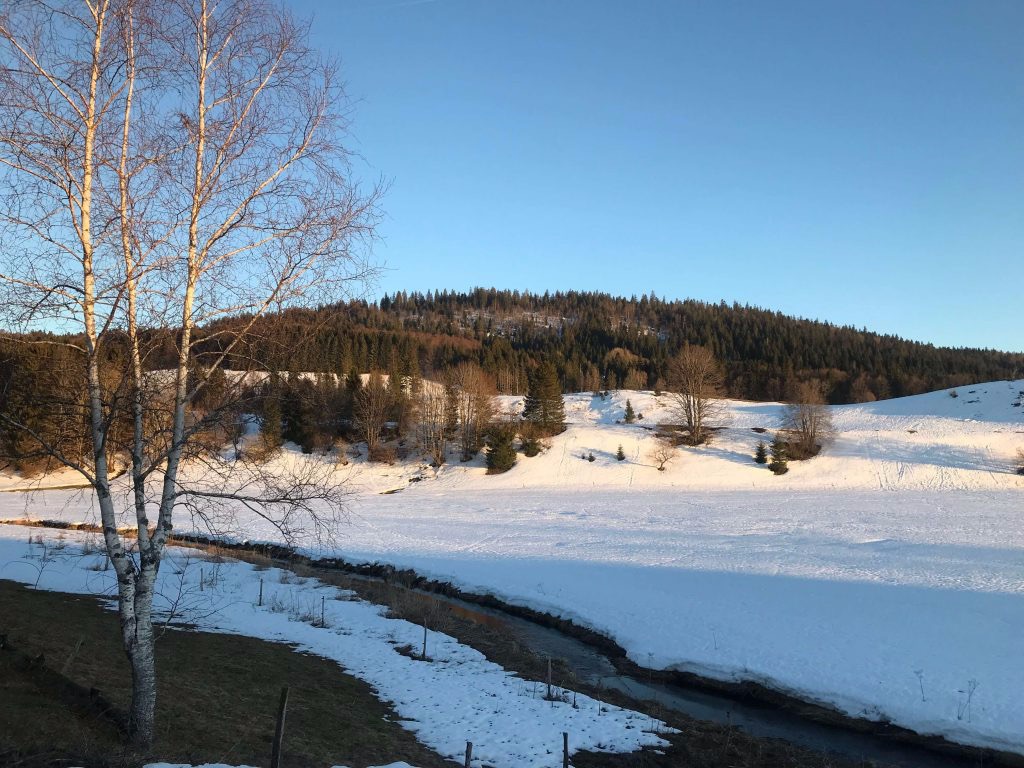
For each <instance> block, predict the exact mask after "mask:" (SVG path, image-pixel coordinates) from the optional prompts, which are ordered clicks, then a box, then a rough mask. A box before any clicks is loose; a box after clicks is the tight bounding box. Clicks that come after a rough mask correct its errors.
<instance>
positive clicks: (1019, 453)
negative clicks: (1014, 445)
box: [1017, 448, 1024, 475]
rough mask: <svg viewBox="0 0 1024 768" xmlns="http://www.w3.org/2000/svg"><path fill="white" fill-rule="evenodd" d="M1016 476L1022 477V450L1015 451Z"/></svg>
mask: <svg viewBox="0 0 1024 768" xmlns="http://www.w3.org/2000/svg"><path fill="white" fill-rule="evenodd" d="M1017 474H1018V475H1024V448H1018V449H1017Z"/></svg>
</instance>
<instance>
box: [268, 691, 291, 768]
mask: <svg viewBox="0 0 1024 768" xmlns="http://www.w3.org/2000/svg"><path fill="white" fill-rule="evenodd" d="M287 710H288V686H287V685H286V686H285V687H284V688H282V689H281V704H280V706H279V707H278V710H277V728H276V729H275V730H274V749H273V752H271V755H270V768H281V743H282V742H283V741H284V716H285V714H286V712H287Z"/></svg>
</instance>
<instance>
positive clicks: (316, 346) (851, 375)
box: [261, 288, 1024, 403]
mask: <svg viewBox="0 0 1024 768" xmlns="http://www.w3.org/2000/svg"><path fill="white" fill-rule="evenodd" d="M264 338H265V339H267V342H266V343H265V344H264V345H263V351H262V353H261V354H262V355H263V356H264V357H265V358H266V359H268V361H270V362H271V363H273V364H278V365H281V366H282V367H283V368H285V369H288V368H289V367H290V366H291V367H297V368H298V369H300V370H332V371H337V372H341V373H344V372H347V371H349V370H351V369H353V368H355V369H357V370H363V371H365V370H369V369H370V368H374V367H378V368H381V369H383V370H387V371H393V372H406V373H408V372H410V371H411V370H412V369H413V368H419V369H420V370H421V371H422V372H424V373H425V374H426V375H430V374H431V373H433V372H439V371H442V370H444V369H445V368H448V367H450V366H452V365H455V364H457V363H459V362H461V361H463V360H472V361H474V362H478V363H479V364H481V365H482V366H483V367H484V368H485V370H487V371H488V372H489V373H491V374H492V375H494V376H495V378H496V380H497V383H498V387H499V390H500V391H502V392H506V393H521V392H522V391H523V390H524V388H525V386H526V376H527V373H528V371H529V370H530V369H532V368H533V367H534V366H535V365H536V364H537V363H538V362H539V361H540V360H542V359H551V360H553V361H554V362H555V363H556V365H557V366H558V369H559V375H560V377H561V380H562V383H563V388H564V391H567V392H574V391H594V390H598V389H617V388H620V387H621V388H625V389H654V388H657V387H659V386H660V387H664V386H666V384H668V383H670V382H666V361H667V360H668V358H669V357H671V356H672V355H674V354H675V353H676V352H677V351H678V350H679V349H680V347H681V346H682V345H683V344H685V343H689V344H699V345H702V346H706V347H709V348H710V349H711V350H712V351H713V352H714V353H715V355H716V356H717V357H718V358H719V359H720V360H721V361H722V362H723V364H724V366H725V371H726V379H727V388H728V394H729V395H731V396H733V397H739V398H746V399H753V400H781V399H784V398H785V396H786V394H787V390H788V388H789V387H790V386H791V385H792V384H793V383H794V382H795V381H798V380H807V379H818V380H820V381H821V382H822V383H823V384H824V385H825V388H826V391H827V393H828V397H829V400H830V402H833V403H852V402H864V401H870V400H881V399H886V398H889V397H898V396H902V395H911V394H919V393H922V392H926V391H929V390H936V389H942V388H947V387H951V386H961V385H964V384H966V383H969V382H974V381H991V380H997V379H1009V378H1015V377H1016V376H1018V375H1019V373H1020V371H1022V370H1024V353H1021V352H1017V353H1008V352H998V351H994V350H982V349H952V348H943V347H935V346H933V345H931V344H923V343H919V342H914V341H908V340H905V339H901V338H899V337H897V336H889V335H881V334H877V333H871V332H869V331H867V330H858V329H856V328H851V327H840V326H835V325H832V324H830V323H827V322H819V321H815V320H806V319H802V318H796V317H789V316H786V315H783V314H781V313H779V312H772V311H769V310H765V309H761V308H758V307H751V306H743V305H739V304H731V305H730V304H726V303H725V302H722V303H720V304H709V303H704V302H699V301H694V300H685V301H678V300H673V301H666V300H664V299H659V298H657V297H656V296H654V295H653V294H652V295H651V296H643V297H641V298H639V299H637V298H635V297H633V298H629V299H626V298H621V297H614V296H610V295H608V294H601V293H586V292H576V291H569V292H565V293H562V292H556V293H550V294H549V293H545V294H543V295H539V294H530V293H520V292H519V291H500V290H496V289H493V288H491V289H475V290H473V291H470V292H468V293H458V292H449V291H438V292H436V293H432V292H427V293H425V294H422V293H406V292H404V291H403V292H399V293H397V294H395V295H393V296H385V297H384V298H383V299H382V300H381V301H380V303H379V304H367V303H365V302H351V303H349V304H345V305H336V306H332V307H325V308H322V309H320V310H291V311H288V312H285V313H284V314H283V315H280V316H275V317H274V318H271V319H268V321H267V323H266V327H265V329H264Z"/></svg>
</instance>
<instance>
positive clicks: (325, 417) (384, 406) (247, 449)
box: [0, 334, 565, 476]
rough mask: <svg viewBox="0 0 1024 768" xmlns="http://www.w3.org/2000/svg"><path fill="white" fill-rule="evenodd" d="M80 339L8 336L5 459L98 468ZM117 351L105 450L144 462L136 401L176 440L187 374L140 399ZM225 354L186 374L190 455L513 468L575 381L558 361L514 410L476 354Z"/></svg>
mask: <svg viewBox="0 0 1024 768" xmlns="http://www.w3.org/2000/svg"><path fill="white" fill-rule="evenodd" d="M31 342H34V343H31ZM162 344H163V340H162V339H157V340H155V342H154V343H153V344H152V345H151V346H150V347H149V349H150V351H160V350H161V348H162ZM74 345H75V340H74V339H70V338H58V337H48V336H46V335H44V334H39V335H35V336H33V337H23V338H20V339H18V340H17V341H12V340H10V339H0V469H13V470H15V471H18V472H20V473H22V474H23V475H25V476H34V475H38V474H41V473H45V472H48V471H51V470H54V469H57V468H59V467H61V466H75V467H79V468H81V469H83V470H85V471H91V470H92V468H93V467H95V458H96V457H95V456H94V445H93V442H92V439H91V437H90V429H89V412H88V407H89V401H88V398H87V397H86V394H85V389H86V386H85V370H84V366H83V364H82V361H81V356H82V353H81V351H80V350H77V349H75V347H74ZM107 350H108V352H107V353H106V354H105V356H104V359H103V361H102V363H101V365H100V382H99V386H100V390H101V397H100V400H101V403H102V406H101V407H102V409H103V414H104V417H105V418H106V419H107V420H108V421H109V423H110V429H109V430H108V432H107V441H106V443H105V445H104V448H103V455H104V456H105V457H106V460H107V462H108V464H109V465H110V466H112V467H113V468H114V469H115V471H116V470H117V469H118V468H124V467H126V466H127V465H128V464H129V462H130V461H132V456H131V454H130V450H131V446H132V440H131V430H132V429H133V419H132V414H133V409H134V408H135V407H141V408H142V409H143V412H144V416H143V419H142V422H141V423H142V428H143V429H144V431H145V432H146V434H147V436H148V438H149V439H148V440H147V445H148V446H152V447H154V449H155V450H156V451H158V452H159V451H161V450H166V449H167V448H168V446H169V441H170V440H171V439H172V436H171V435H172V433H171V430H170V426H171V418H170V416H171V408H172V399H171V398H170V397H168V394H169V393H170V391H171V390H172V387H173V382H172V381H171V380H170V379H169V378H168V377H167V373H166V371H165V370H162V369H160V368H156V369H154V370H152V371H150V372H149V374H147V375H146V377H145V384H144V391H143V393H142V397H141V402H139V403H137V402H136V401H135V400H133V399H132V398H130V397H129V395H130V393H131V392H132V388H131V386H130V382H129V380H128V378H129V370H130V366H126V365H125V362H126V361H125V360H124V359H122V358H121V355H120V350H119V345H118V343H117V339H116V337H115V338H112V339H111V343H110V344H109V345H108V346H107ZM211 358H213V355H212V353H209V352H208V353H203V354H202V355H200V356H199V358H198V359H196V360H195V361H194V364H193V365H192V366H191V367H190V370H189V375H188V380H187V381H186V389H187V391H189V392H190V393H191V395H190V396H189V399H188V403H187V407H186V429H187V430H191V431H193V432H194V437H193V439H191V440H190V442H189V446H190V447H189V451H191V453H190V454H189V456H190V458H194V459H197V460H200V461H211V460H212V461H216V462H219V461H222V460H225V459H227V460H256V461H259V462H262V461H264V460H266V459H267V458H269V457H271V456H273V455H274V454H275V453H276V452H277V451H278V450H279V449H280V448H281V447H282V446H283V445H284V444H285V443H286V442H291V443H294V444H295V445H296V446H298V447H299V448H300V449H301V450H302V451H303V452H304V453H319V454H324V455H333V456H334V457H335V458H336V460H337V461H338V462H340V463H347V461H348V458H349V457H352V456H363V457H365V458H366V459H367V460H369V461H379V462H389V463H390V462H393V461H395V460H396V459H404V458H407V457H411V456H420V457H423V458H424V459H425V460H426V461H428V462H429V463H430V464H432V465H434V466H440V465H442V464H444V463H446V462H447V461H448V460H449V455H450V454H452V453H453V451H454V453H455V455H457V456H458V457H459V459H460V460H461V461H469V460H471V459H473V458H474V457H475V456H476V455H477V454H478V453H479V452H480V451H481V450H485V449H486V456H487V466H488V468H489V469H490V471H492V472H502V471H505V470H507V469H509V468H510V467H511V466H512V465H513V464H514V463H515V461H516V455H517V448H516V447H515V445H514V440H515V439H516V438H519V439H520V440H521V445H520V446H519V449H520V450H522V451H523V452H524V453H525V454H526V455H528V456H531V455H536V453H537V452H539V450H540V442H539V441H540V439H541V438H543V437H546V436H548V435H553V434H556V433H558V432H560V431H561V430H562V429H564V420H565V415H564V410H563V405H562V395H561V385H560V383H559V381H558V377H557V372H556V369H555V367H554V366H553V365H551V364H550V363H549V364H545V365H541V366H538V367H537V368H536V369H535V370H534V371H533V372H532V373H531V375H530V377H529V387H528V390H529V391H528V393H527V397H526V404H525V408H524V412H523V413H522V414H518V413H515V414H513V413H506V412H503V411H502V410H501V408H500V407H499V403H498V401H497V400H496V398H495V395H496V394H497V387H496V385H495V382H494V378H493V376H490V375H489V374H487V373H486V372H485V371H484V370H483V369H482V368H481V367H480V366H479V365H478V364H476V363H473V362H462V363H460V364H458V365H456V366H453V367H450V368H447V369H445V370H444V371H443V372H441V373H440V374H439V375H438V377H437V378H436V379H435V380H426V379H424V378H423V377H422V376H420V375H419V373H418V371H417V370H416V369H415V367H413V369H412V372H411V373H408V374H405V373H394V374H389V373H385V372H382V371H380V370H372V371H371V372H370V373H368V374H363V373H360V372H359V371H358V370H357V369H355V368H353V369H352V370H351V371H349V372H347V373H345V374H337V373H335V372H309V371H305V372H297V371H267V370H265V369H263V368H260V367H252V368H250V369H249V370H245V371H240V370H237V369H236V370H231V369H225V368H222V367H209V366H207V365H205V364H204V360H209V359H211ZM240 359H241V358H239V357H236V358H235V362H239V360H240ZM158 462H159V460H158Z"/></svg>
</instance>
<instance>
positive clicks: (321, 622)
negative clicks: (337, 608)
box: [320, 595, 327, 627]
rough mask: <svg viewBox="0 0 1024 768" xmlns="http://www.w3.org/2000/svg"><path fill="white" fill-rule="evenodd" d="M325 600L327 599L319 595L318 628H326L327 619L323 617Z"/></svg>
mask: <svg viewBox="0 0 1024 768" xmlns="http://www.w3.org/2000/svg"><path fill="white" fill-rule="evenodd" d="M325 600H327V597H326V596H324V595H320V626H321V627H326V626H327V619H326V617H325V615H324V601H325Z"/></svg>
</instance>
